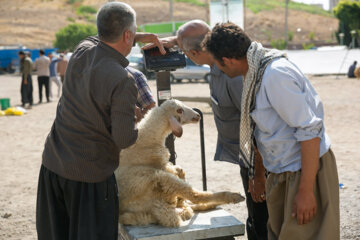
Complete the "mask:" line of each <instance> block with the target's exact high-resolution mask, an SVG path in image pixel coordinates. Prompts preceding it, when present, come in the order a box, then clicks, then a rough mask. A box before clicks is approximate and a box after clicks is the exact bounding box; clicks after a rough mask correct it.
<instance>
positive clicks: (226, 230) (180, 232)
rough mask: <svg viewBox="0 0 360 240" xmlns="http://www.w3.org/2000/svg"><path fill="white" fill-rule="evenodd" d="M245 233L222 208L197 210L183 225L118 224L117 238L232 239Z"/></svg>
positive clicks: (137, 239) (168, 239) (242, 225)
mask: <svg viewBox="0 0 360 240" xmlns="http://www.w3.org/2000/svg"><path fill="white" fill-rule="evenodd" d="M244 234H245V225H244V224H243V223H242V222H240V221H239V220H237V219H236V218H235V217H234V216H232V215H231V214H230V213H228V212H226V211H225V210H223V209H215V210H212V211H206V212H197V213H195V215H194V216H193V217H192V218H191V219H190V220H188V221H185V222H184V224H183V226H181V227H179V228H167V227H162V226H157V225H148V226H125V225H121V224H119V237H118V239H119V240H195V239H234V238H233V237H235V236H241V235H244Z"/></svg>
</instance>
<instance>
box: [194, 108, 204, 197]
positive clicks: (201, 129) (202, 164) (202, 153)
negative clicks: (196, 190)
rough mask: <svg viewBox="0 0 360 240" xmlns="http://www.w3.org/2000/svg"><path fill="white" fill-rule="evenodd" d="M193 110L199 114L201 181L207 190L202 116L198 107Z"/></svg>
mask: <svg viewBox="0 0 360 240" xmlns="http://www.w3.org/2000/svg"><path fill="white" fill-rule="evenodd" d="M193 110H194V111H195V112H197V113H199V114H200V117H201V119H200V144H201V169H202V181H203V190H204V191H207V182H206V161H205V142H204V117H203V114H202V112H201V111H200V109H197V108H193Z"/></svg>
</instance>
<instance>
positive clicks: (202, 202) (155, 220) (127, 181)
mask: <svg viewBox="0 0 360 240" xmlns="http://www.w3.org/2000/svg"><path fill="white" fill-rule="evenodd" d="M199 120H200V115H199V114H198V113H197V112H195V111H193V110H192V109H191V108H189V107H187V106H185V105H184V104H183V103H182V102H180V101H177V100H168V101H166V102H164V103H163V104H162V105H161V106H160V107H156V108H154V109H152V110H151V111H150V112H149V113H148V114H146V116H145V117H144V119H142V120H141V122H140V123H139V124H138V130H139V133H138V139H137V140H136V142H135V144H134V145H132V146H131V147H129V148H127V149H124V150H122V151H121V153H120V165H119V168H118V169H117V170H116V171H115V176H116V179H117V184H118V188H119V211H120V213H119V222H120V223H122V224H127V225H147V224H160V225H163V226H166V227H179V226H180V225H181V223H182V221H183V220H187V219H190V218H191V217H192V216H193V214H194V213H193V210H207V209H212V208H215V207H216V206H218V205H220V204H226V203H238V202H240V201H243V200H244V198H243V197H242V196H241V195H240V194H238V193H232V192H217V193H211V192H203V191H198V190H195V189H193V188H192V187H191V186H190V185H189V184H188V183H187V182H185V174H184V172H183V170H182V169H181V168H180V167H179V166H177V165H173V164H172V163H170V162H169V156H170V154H169V151H168V149H167V148H166V147H165V139H166V137H167V136H168V135H169V134H170V133H171V132H172V133H173V134H174V135H175V136H177V137H180V136H181V135H182V131H183V130H182V125H183V124H186V123H196V122H198V121H199ZM184 200H188V201H190V202H191V203H190V202H188V201H184Z"/></svg>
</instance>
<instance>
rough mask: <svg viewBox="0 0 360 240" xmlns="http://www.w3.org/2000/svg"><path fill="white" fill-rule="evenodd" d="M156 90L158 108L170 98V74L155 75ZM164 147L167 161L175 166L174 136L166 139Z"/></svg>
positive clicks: (166, 72)
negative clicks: (167, 156) (167, 155)
mask: <svg viewBox="0 0 360 240" xmlns="http://www.w3.org/2000/svg"><path fill="white" fill-rule="evenodd" d="M156 88H157V99H158V105H159V106H160V105H161V104H162V103H163V102H165V101H166V100H168V99H170V98H171V88H170V72H168V71H163V72H157V73H156ZM165 145H166V147H167V148H168V149H169V152H170V159H169V161H170V162H172V163H173V164H175V159H176V153H175V146H174V135H172V134H170V135H169V136H168V137H167V138H166V141H165Z"/></svg>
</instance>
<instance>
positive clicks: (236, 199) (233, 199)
mask: <svg viewBox="0 0 360 240" xmlns="http://www.w3.org/2000/svg"><path fill="white" fill-rule="evenodd" d="M230 194H231V202H232V203H239V202H242V201H244V200H245V198H244V197H243V196H241V194H240V193H230Z"/></svg>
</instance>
